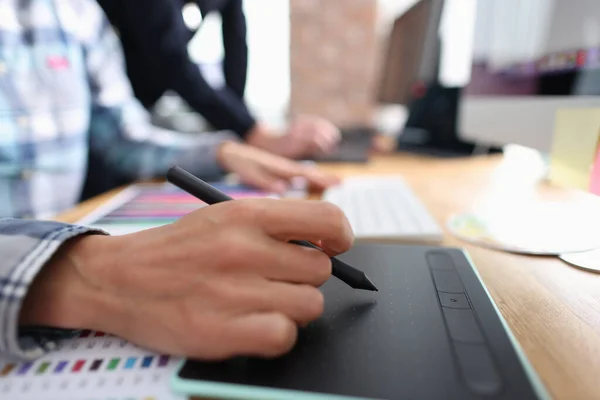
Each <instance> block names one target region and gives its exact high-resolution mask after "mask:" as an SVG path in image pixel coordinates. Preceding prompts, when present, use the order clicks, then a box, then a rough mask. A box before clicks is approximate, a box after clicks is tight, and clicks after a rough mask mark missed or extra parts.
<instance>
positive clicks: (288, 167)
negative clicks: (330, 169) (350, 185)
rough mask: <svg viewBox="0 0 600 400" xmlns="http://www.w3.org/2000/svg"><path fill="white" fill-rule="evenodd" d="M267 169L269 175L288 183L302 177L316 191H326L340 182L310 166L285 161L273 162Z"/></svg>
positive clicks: (334, 177)
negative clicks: (316, 189)
mask: <svg viewBox="0 0 600 400" xmlns="http://www.w3.org/2000/svg"><path fill="white" fill-rule="evenodd" d="M268 169H269V173H270V174H272V175H274V176H277V177H279V178H280V179H283V180H285V181H289V180H291V179H293V178H296V177H302V178H304V179H306V181H307V182H308V184H309V185H310V186H312V187H316V188H318V189H326V188H328V187H330V186H333V185H337V184H339V182H340V179H339V178H338V177H336V176H335V175H331V174H328V173H325V172H324V171H322V170H320V169H318V168H315V167H312V166H308V165H304V164H301V163H298V162H294V161H290V160H286V159H278V160H274V161H273V162H272V163H270V164H269V166H268Z"/></svg>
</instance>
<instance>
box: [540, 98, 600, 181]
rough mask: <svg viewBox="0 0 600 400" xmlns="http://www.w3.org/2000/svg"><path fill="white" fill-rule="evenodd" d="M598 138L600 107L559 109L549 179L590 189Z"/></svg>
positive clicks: (599, 133)
mask: <svg viewBox="0 0 600 400" xmlns="http://www.w3.org/2000/svg"><path fill="white" fill-rule="evenodd" d="M599 139H600V108H572V109H563V110H559V111H558V112H557V113H556V121H555V129H554V140H553V144H552V153H551V155H550V182H552V183H553V184H555V185H558V186H563V187H569V188H575V189H582V190H586V191H587V190H589V188H590V179H591V170H592V166H593V165H594V160H595V157H596V151H597V149H598V140H599Z"/></svg>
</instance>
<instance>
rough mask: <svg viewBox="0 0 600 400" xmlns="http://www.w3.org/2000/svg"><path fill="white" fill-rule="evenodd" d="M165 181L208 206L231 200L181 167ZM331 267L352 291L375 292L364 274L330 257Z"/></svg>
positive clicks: (301, 241) (299, 243)
mask: <svg viewBox="0 0 600 400" xmlns="http://www.w3.org/2000/svg"><path fill="white" fill-rule="evenodd" d="M167 180H168V181H169V182H171V183H172V184H174V185H175V186H177V187H179V188H180V189H183V190H184V191H186V192H187V193H189V194H191V195H192V196H195V197H197V198H198V199H200V200H202V201H203V202H205V203H206V204H208V205H211V204H216V203H221V202H224V201H229V200H233V199H232V198H231V197H229V196H227V195H226V194H225V193H223V192H221V191H220V190H218V189H216V188H214V187H212V186H211V185H209V184H208V183H206V182H204V181H203V180H202V179H200V178H198V177H196V176H194V175H192V174H191V173H189V172H187V171H186V170H184V169H183V168H181V167H177V166H175V167H171V168H170V169H169V171H168V172H167ZM291 242H292V243H294V244H298V245H300V246H305V247H311V248H313V249H316V250H319V251H323V249H320V248H319V247H317V246H315V245H314V244H312V243H309V242H306V241H304V240H292V241H291ZM331 267H332V268H331V270H332V274H333V276H335V277H336V278H338V279H339V280H341V281H342V282H344V283H346V284H348V285H349V286H350V287H352V288H354V289H365V290H372V291H377V288H376V287H375V285H374V284H373V282H371V280H370V279H369V277H367V275H366V274H365V273H364V272H362V271H360V270H358V269H356V268H354V267H352V266H350V265H348V264H346V263H345V262H343V261H341V260H338V259H337V258H335V257H331Z"/></svg>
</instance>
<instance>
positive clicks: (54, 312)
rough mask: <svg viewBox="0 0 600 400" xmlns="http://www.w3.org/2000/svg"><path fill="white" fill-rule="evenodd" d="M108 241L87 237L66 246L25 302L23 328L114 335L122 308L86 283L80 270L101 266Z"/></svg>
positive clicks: (39, 275) (51, 262) (72, 240)
mask: <svg viewBox="0 0 600 400" xmlns="http://www.w3.org/2000/svg"><path fill="white" fill-rule="evenodd" d="M106 239H109V238H108V237H105V236H101V235H84V236H80V237H76V238H74V239H70V240H69V241H67V242H65V243H64V244H63V245H62V246H61V247H60V248H59V249H58V251H57V252H56V254H55V255H54V257H52V259H50V261H49V262H48V263H47V264H46V265H45V266H44V267H43V268H42V270H41V271H40V272H39V274H38V275H37V276H36V278H35V279H34V281H33V283H32V284H31V286H30V288H29V291H28V293H27V296H26V297H25V299H24V301H23V306H22V309H21V314H20V324H21V325H23V326H47V327H55V328H65V329H83V328H87V329H94V330H99V331H110V330H111V325H112V324H111V322H112V323H114V322H115V321H116V319H118V318H119V311H118V310H119V307H118V304H116V303H115V301H114V300H111V297H110V296H108V295H107V294H106V293H104V292H103V291H102V290H101V289H99V288H96V287H93V286H91V285H90V284H89V283H88V282H86V281H85V279H83V277H82V275H81V273H80V268H87V267H88V264H90V263H101V262H102V260H101V259H102V254H103V250H102V248H103V246H104V241H105V240H106Z"/></svg>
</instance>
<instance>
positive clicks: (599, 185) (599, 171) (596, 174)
mask: <svg viewBox="0 0 600 400" xmlns="http://www.w3.org/2000/svg"><path fill="white" fill-rule="evenodd" d="M590 192H592V193H594V194H597V195H598V196H600V145H599V146H598V150H597V151H596V159H595V161H594V165H593V167H592V174H591V179H590Z"/></svg>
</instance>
